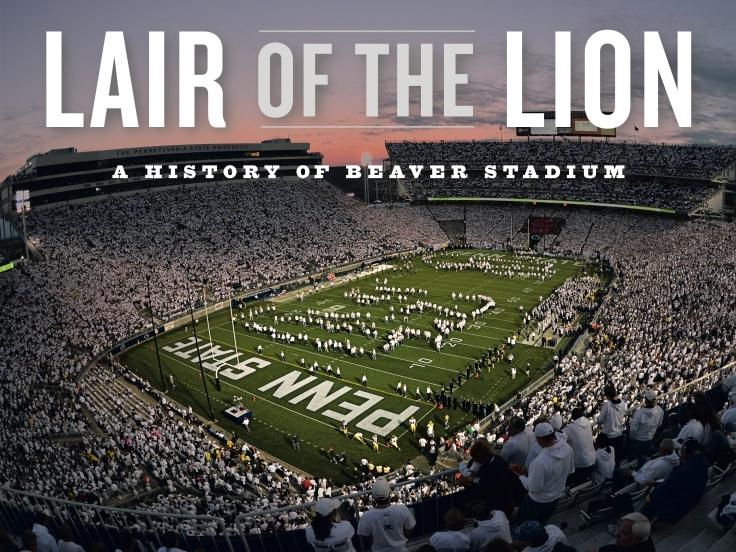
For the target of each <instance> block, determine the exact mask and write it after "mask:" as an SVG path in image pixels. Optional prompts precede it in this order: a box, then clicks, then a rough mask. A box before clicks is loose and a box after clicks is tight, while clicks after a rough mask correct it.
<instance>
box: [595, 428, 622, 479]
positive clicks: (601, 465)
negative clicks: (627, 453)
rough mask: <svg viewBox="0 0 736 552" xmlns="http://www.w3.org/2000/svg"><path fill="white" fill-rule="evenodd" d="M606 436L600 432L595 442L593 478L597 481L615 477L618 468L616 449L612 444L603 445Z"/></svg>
mask: <svg viewBox="0 0 736 552" xmlns="http://www.w3.org/2000/svg"><path fill="white" fill-rule="evenodd" d="M604 443H605V438H604V437H603V436H602V435H601V434H600V433H599V434H598V437H597V438H596V442H595V446H596V449H595V466H593V473H592V474H591V477H590V478H591V479H592V480H593V481H594V482H596V483H602V482H604V481H607V480H609V479H611V478H612V477H613V471H614V470H615V469H616V450H615V449H614V448H613V447H612V446H610V445H607V446H603V444H604Z"/></svg>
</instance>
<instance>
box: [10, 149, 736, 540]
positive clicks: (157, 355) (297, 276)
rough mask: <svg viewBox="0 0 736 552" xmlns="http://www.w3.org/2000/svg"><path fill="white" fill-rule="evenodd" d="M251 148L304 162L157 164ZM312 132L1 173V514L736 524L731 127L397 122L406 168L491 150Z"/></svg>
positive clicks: (85, 520) (62, 530)
mask: <svg viewBox="0 0 736 552" xmlns="http://www.w3.org/2000/svg"><path fill="white" fill-rule="evenodd" d="M244 160H245V161H244ZM244 162H245V163H247V164H252V165H256V166H259V167H263V166H265V165H268V164H276V163H277V164H279V165H280V166H281V167H282V169H283V170H284V172H283V173H282V174H281V175H280V176H279V177H278V178H274V179H265V178H263V179H255V180H254V179H248V180H245V179H239V178H234V179H228V180H224V179H217V178H215V179H208V178H206V176H205V175H204V174H203V173H202V172H201V171H196V174H195V175H194V176H193V178H191V179H187V180H183V179H181V178H167V177H166V175H165V174H164V178H161V179H154V180H151V179H147V178H145V172H146V166H147V165H150V164H153V163H165V164H177V165H179V166H184V165H187V164H189V163H191V164H198V165H201V164H202V163H221V164H228V163H232V164H236V165H242V164H243V163H244ZM321 162H322V154H321V153H319V152H317V151H315V150H313V149H312V144H310V143H306V142H301V143H297V142H291V141H290V140H288V139H284V138H278V139H273V140H266V141H264V142H254V143H238V144H193V145H171V146H152V147H143V146H141V147H131V148H126V149H117V150H100V151H77V150H76V149H75V148H65V149H54V150H50V151H48V152H46V153H42V154H37V155H33V156H32V157H30V158H29V159H28V160H27V162H26V163H25V164H24V165H23V166H22V167H20V168H19V169H18V170H17V171H16V172H14V173H13V174H12V175H10V176H8V177H7V178H6V179H5V180H4V181H3V183H2V188H1V189H0V192H1V193H0V206H1V207H2V229H3V234H2V252H3V256H4V259H3V271H2V273H1V274H0V279H2V280H3V283H2V288H1V289H2V303H3V316H4V318H5V323H4V324H3V325H2V328H1V329H0V352H1V353H2V354H1V355H0V362H1V363H2V394H1V395H0V405H1V408H2V418H3V423H2V425H0V451H1V452H0V466H1V469H0V483H1V484H2V486H0V523H2V525H3V526H4V527H6V528H8V529H9V530H11V531H14V530H19V529H18V528H22V527H24V526H31V525H33V526H34V527H36V526H43V527H44V528H45V530H47V531H48V532H51V533H52V534H54V535H67V534H70V535H73V537H74V539H75V540H76V542H78V543H80V544H82V545H83V546H84V547H85V548H87V547H89V548H90V549H92V548H94V547H97V548H95V549H99V550H104V549H110V550H113V549H121V550H136V549H138V550H156V549H157V548H159V547H160V546H162V547H166V548H172V549H173V548H176V547H177V546H178V547H181V549H183V550H211V551H215V550H222V551H230V552H234V551H248V552H250V551H253V552H255V551H261V550H264V551H265V550H310V549H311V548H310V544H309V543H311V542H313V539H314V533H313V532H312V533H310V531H313V529H312V523H313V520H314V519H315V512H317V515H318V516H322V517H324V516H328V515H332V514H333V513H334V511H335V510H336V509H339V510H340V511H341V513H342V516H343V518H344V519H349V518H351V517H352V518H355V519H360V520H364V519H365V520H368V519H370V514H368V512H371V511H373V510H376V511H378V510H380V509H381V508H385V507H388V508H398V507H399V505H403V506H401V508H405V509H406V508H408V511H409V512H410V514H406V515H407V516H409V517H405V518H404V519H406V520H409V519H411V522H409V521H406V522H405V527H406V529H407V530H408V529H411V532H407V535H408V536H407V538H408V539H409V540H408V542H407V543H406V546H407V548H408V549H410V550H419V549H421V548H422V547H423V546H425V547H426V546H428V543H429V545H430V546H433V547H435V548H432V549H437V548H436V545H437V543H438V542H439V541H438V539H442V538H445V537H446V536H447V533H448V532H452V531H456V532H457V531H459V530H460V529H462V528H463V527H465V525H466V521H467V520H468V519H475V525H470V526H468V529H467V531H469V533H467V532H466V533H467V534H468V535H470V536H469V537H468V538H470V539H476V540H473V541H472V542H473V543H476V544H473V545H472V546H477V547H476V548H472V549H474V550H476V549H477V550H481V549H483V550H485V548H482V547H481V545H482V546H485V543H487V542H490V541H491V540H493V538H494V537H493V536H494V535H496V536H500V538H501V539H502V540H508V541H510V540H511V537H510V536H508V537H504V535H506V534H509V535H510V533H509V523H511V526H514V527H518V524H519V523H521V526H524V524H523V522H524V521H528V520H536V521H540V520H541V521H542V522H544V523H546V524H547V525H546V527H547V536H549V535H552V534H557V533H555V531H563V530H564V533H565V534H566V535H567V537H566V539H565V540H566V542H568V541H569V543H570V545H571V546H574V547H577V549H579V550H588V549H590V548H591V547H597V546H599V545H601V544H604V543H606V542H609V540H610V538H611V536H610V535H609V534H608V533H607V531H606V524H607V523H609V522H611V521H613V520H615V519H616V517H617V516H620V515H621V514H627V515H628V516H629V517H625V518H624V520H627V519H628V520H629V522H630V523H631V525H632V526H634V525H636V524H637V523H641V519H640V518H638V517H637V516H642V515H643V514H640V513H638V512H643V513H644V514H646V515H647V518H645V519H656V520H658V521H657V523H656V524H655V525H654V528H653V529H652V535H653V537H652V538H653V539H654V542H656V543H657V549H658V550H694V549H707V547H711V548H710V549H712V550H730V549H732V548H731V546H732V544H733V532H732V531H731V532H729V529H730V527H731V526H732V524H733V521H734V519H736V518H735V517H734V516H731V517H729V514H728V512H729V511H732V509H731V510H729V500H730V501H731V504H733V500H734V499H733V498H732V497H731V493H733V492H734V489H735V488H736V479H734V477H733V476H732V474H733V472H735V471H736V279H735V278H734V274H735V272H736V232H734V223H733V214H734V189H735V188H736V147H734V146H713V145H699V144H693V145H665V144H649V143H633V142H627V141H624V140H616V139H609V138H604V139H590V140H588V139H586V140H581V139H556V140H551V139H543V138H534V139H527V138H524V137H520V138H518V139H514V140H505V141H500V140H479V141H397V142H387V143H386V152H385V160H384V161H383V164H384V166H385V167H386V168H390V167H391V166H394V165H408V164H411V163H420V164H425V165H429V164H432V163H446V164H451V163H460V164H463V165H465V166H466V167H468V173H469V174H468V178H466V179H457V180H453V179H450V178H447V179H429V178H426V177H425V176H424V175H421V176H420V177H419V178H405V179H399V180H390V179H382V180H380V181H376V182H370V183H366V182H364V181H363V180H360V181H358V182H350V181H348V180H346V179H344V178H339V177H338V176H334V177H330V176H328V177H327V178H326V179H312V178H307V179H303V178H298V177H297V176H296V170H297V167H299V166H307V167H310V166H311V167H313V166H315V165H318V164H320V163H321ZM487 163H498V164H499V165H500V164H503V163H505V164H514V163H515V164H532V165H534V166H536V167H539V168H540V171H541V170H543V167H544V166H545V165H546V164H548V163H555V164H558V165H568V164H569V165H577V166H582V165H584V164H599V165H603V164H623V165H625V166H626V175H625V178H623V179H617V180H613V181H610V180H604V179H603V178H594V179H581V178H577V179H574V180H554V181H549V180H545V179H539V180H526V179H522V178H521V177H520V176H519V177H517V178H512V179H508V178H500V179H496V180H488V179H485V178H484V177H483V174H484V165H485V164H487ZM121 164H123V165H125V168H126V173H127V178H124V179H119V178H113V177H112V175H113V173H114V171H115V168H116V167H117V166H118V165H121ZM549 455H560V456H549ZM565 455H567V456H565ZM548 456H549V458H555V459H556V460H557V461H556V463H555V464H554V466H556V467H555V468H549V469H550V470H552V471H554V470H557V469H558V467H559V466H564V468H565V471H564V473H562V472H560V473H561V475H560V474H557V475H554V474H553V475H554V477H553V475H549V478H551V479H549V480H545V481H546V483H541V487H540V486H539V485H540V484H539V482H538V481H537V482H535V477H536V476H535V477H532V475H531V474H532V472H535V471H536V472H538V470H539V469H541V468H540V466H543V465H545V466H551V465H552V464H544V462H546V460H544V459H545V458H547V457H548ZM545 469H546V468H545ZM552 471H551V472H549V473H552ZM555 473H557V472H555ZM545 477H546V476H545ZM550 481H552V482H551V483H550ZM535 485H536V486H535ZM530 497H531V498H530ZM729 497H731V498H729ZM329 499H335V500H329ZM315 503H316V505H315ZM622 504H623V505H622ZM489 508H490V514H489ZM396 511H399V510H396ZM401 512H404V510H401ZM628 512H634V513H628ZM396 515H398V514H396ZM402 515H404V514H402ZM453 516H455V517H453ZM457 516H460V517H459V518H458V519H459V521H458V519H455V518H456V517H457ZM463 516H466V517H463ZM397 519H398V518H397ZM34 523H35V525H34ZM364 523H367V522H364ZM646 523H647V528H649V521H647V522H646ZM473 527H475V528H476V529H478V528H481V529H483V530H482V531H481V530H480V529H478V530H477V531H476V530H475V529H472V528H473ZM549 527H553V529H549ZM639 527H640V526H639ZM443 528H445V529H447V531H443ZM453 528H455V529H453ZM351 530H352V533H350V536H352V535H353V534H355V530H354V529H352V526H351ZM70 531H71V533H69V532H70ZM473 531H475V532H473ZM466 533H462V535H465V534H466ZM362 534H363V533H361V525H360V522H358V532H357V534H355V536H354V537H352V540H350V537H347V538H348V540H347V541H346V542H345V543H343V544H344V546H345V548H343V549H344V550H351V549H356V550H360V549H363V550H368V549H370V548H369V547H370V541H365V540H363V539H361V538H359V535H362ZM518 534H519V533H517V529H514V535H518ZM560 534H561V533H560ZM310 535H311V536H310ZM438 535H439V536H438ZM647 535H648V533H647ZM462 538H465V537H462ZM527 538H528V539H530V540H529V542H531V541H533V540H534V539H536V538H537V536H535V535H531V536H528V537H527ZM647 538H648V537H647ZM310 539H311V540H310ZM484 539H485V540H484ZM468 542H470V541H468ZM478 542H479V543H481V544H477V543H478ZM649 542H651V541H649ZM433 543H434V544H433ZM374 544H375V543H374ZM348 545H349V546H350V547H348ZM470 546H471V545H470V544H468V545H467V547H466V548H458V549H463V550H465V549H470V548H468V547H470ZM693 546H697V547H698V548H692V547H693ZM351 547H354V548H351ZM334 549H335V550H336V548H334ZM425 549H426V548H425ZM527 549H528V550H532V548H527ZM330 550H332V548H331V549H330ZM540 550H541V548H540Z"/></svg>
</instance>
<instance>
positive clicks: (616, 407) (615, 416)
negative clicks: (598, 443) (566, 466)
mask: <svg viewBox="0 0 736 552" xmlns="http://www.w3.org/2000/svg"><path fill="white" fill-rule="evenodd" d="M603 394H604V395H605V397H606V402H605V403H603V408H601V413H600V414H599V415H598V423H599V424H600V425H601V432H602V433H603V435H604V436H605V441H606V442H605V444H606V445H611V446H612V447H613V448H614V450H615V452H616V461H619V459H620V458H621V453H622V452H623V446H624V420H625V417H626V401H623V400H621V397H619V396H618V393H616V388H615V387H614V386H613V385H610V384H608V385H606V386H605V387H604V388H603Z"/></svg>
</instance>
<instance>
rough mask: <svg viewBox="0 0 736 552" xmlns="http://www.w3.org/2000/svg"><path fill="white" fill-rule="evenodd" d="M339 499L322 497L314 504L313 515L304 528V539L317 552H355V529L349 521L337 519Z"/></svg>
mask: <svg viewBox="0 0 736 552" xmlns="http://www.w3.org/2000/svg"><path fill="white" fill-rule="evenodd" d="M339 508H340V501H339V500H333V499H330V498H322V499H320V500H319V501H317V504H315V506H314V512H315V516H314V519H313V520H312V524H311V525H310V526H309V527H307V529H306V539H307V542H308V543H309V544H311V545H312V548H314V549H315V551H317V552H320V551H322V552H327V551H329V552H355V548H354V547H353V543H352V538H353V535H355V529H353V526H352V525H351V524H350V522H349V521H339V519H338V509H339Z"/></svg>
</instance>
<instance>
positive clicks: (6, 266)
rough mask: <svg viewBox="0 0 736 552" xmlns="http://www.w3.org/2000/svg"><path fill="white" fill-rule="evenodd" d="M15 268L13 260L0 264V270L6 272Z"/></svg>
mask: <svg viewBox="0 0 736 552" xmlns="http://www.w3.org/2000/svg"><path fill="white" fill-rule="evenodd" d="M14 268H15V261H10V262H9V263H6V264H4V265H0V272H6V271H8V270H13V269H14Z"/></svg>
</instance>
